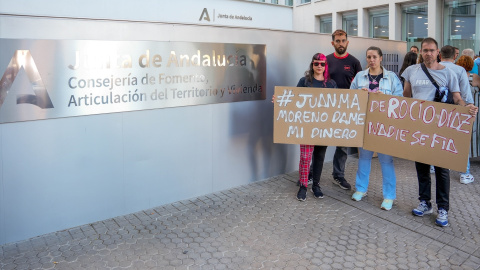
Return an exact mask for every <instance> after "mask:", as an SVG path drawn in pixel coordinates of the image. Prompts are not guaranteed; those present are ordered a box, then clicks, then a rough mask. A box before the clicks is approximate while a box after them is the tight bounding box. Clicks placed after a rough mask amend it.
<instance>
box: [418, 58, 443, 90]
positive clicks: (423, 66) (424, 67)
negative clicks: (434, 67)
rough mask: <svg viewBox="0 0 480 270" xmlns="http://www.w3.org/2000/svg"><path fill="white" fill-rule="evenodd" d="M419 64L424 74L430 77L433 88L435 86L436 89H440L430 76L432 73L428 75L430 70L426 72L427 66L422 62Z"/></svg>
mask: <svg viewBox="0 0 480 270" xmlns="http://www.w3.org/2000/svg"><path fill="white" fill-rule="evenodd" d="M420 66H421V67H422V70H423V72H425V75H427V77H428V79H430V81H431V82H432V84H433V85H434V86H435V88H437V91H440V86H438V84H437V82H436V81H435V80H434V79H433V78H432V75H430V72H428V69H427V66H425V64H424V63H421V64H420Z"/></svg>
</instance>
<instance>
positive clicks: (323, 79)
mask: <svg viewBox="0 0 480 270" xmlns="http://www.w3.org/2000/svg"><path fill="white" fill-rule="evenodd" d="M331 44H332V46H333V48H334V52H333V53H331V54H329V55H325V54H323V53H316V54H315V55H313V57H312V59H311V61H310V63H309V69H308V70H307V71H306V72H305V74H304V76H303V77H302V78H301V79H300V80H299V82H298V84H297V87H317V88H347V89H359V90H363V91H368V92H369V94H373V95H378V94H384V95H394V96H404V97H412V98H416V99H421V100H428V101H437V100H436V94H437V95H438V93H439V92H440V93H442V91H444V90H445V89H448V90H449V91H450V92H451V96H452V97H453V99H452V102H451V103H453V104H456V105H460V106H468V107H469V113H470V114H471V115H473V116H476V114H477V112H478V108H477V107H476V106H475V104H474V99H473V96H474V95H475V93H477V94H478V86H480V77H479V76H478V65H479V64H480V58H478V57H477V59H475V63H474V61H473V59H472V58H473V55H470V54H471V53H473V50H469V49H465V50H463V52H462V55H461V56H460V57H459V59H458V60H457V63H456V64H455V60H456V59H457V57H458V54H459V50H458V48H455V47H452V46H444V47H442V48H441V49H439V47H438V43H437V41H435V39H433V38H425V39H424V40H423V41H422V43H421V47H420V48H418V47H416V46H412V47H411V48H410V50H411V52H408V53H407V54H406V55H405V59H404V63H403V65H402V68H401V70H400V72H399V75H398V76H397V74H395V73H394V72H392V71H389V70H386V69H385V68H384V67H383V66H382V60H383V53H382V50H381V49H380V48H378V47H375V46H372V47H369V48H368V49H367V50H366V52H365V54H366V58H367V65H368V67H367V68H366V69H365V70H362V67H361V65H360V62H359V61H358V59H357V58H355V57H354V56H353V55H351V54H349V53H348V52H347V48H348V45H349V41H348V38H347V33H346V32H345V31H343V30H336V31H335V32H334V33H333V34H332V42H331ZM475 65H476V66H477V69H475V67H474V66H475ZM427 81H428V83H426V82H427ZM475 87H476V88H475ZM475 89H476V90H475ZM475 91H476V92H475ZM477 96H478V95H477ZM274 99H275V97H273V98H272V101H274ZM474 128H475V127H474ZM474 139H476V138H474ZM472 145H473V144H472ZM476 146H477V143H475V147H476ZM326 149H327V147H326V146H318V145H317V146H314V145H300V164H299V175H300V177H299V178H300V179H299V190H298V192H297V195H296V198H297V199H298V200H300V201H305V200H306V198H307V190H308V184H309V182H308V180H309V174H310V175H311V177H312V178H313V179H312V180H313V181H312V182H313V183H312V189H311V190H312V193H313V195H314V197H315V198H323V192H322V190H321V188H320V176H321V173H322V168H323V161H324V158H325V151H326ZM373 154H374V153H373V152H372V151H369V150H366V149H363V148H359V160H358V168H357V173H356V179H355V192H354V193H353V195H352V199H353V200H355V201H360V200H361V199H362V198H363V197H365V196H366V195H367V190H368V184H369V176H370V168H371V161H372V157H373ZM347 156H348V155H347V148H346V147H340V146H337V147H336V150H335V154H334V157H333V175H332V178H333V179H332V181H333V183H334V184H336V185H338V186H339V187H340V188H342V189H345V190H350V189H351V185H350V184H349V183H348V181H347V180H346V179H345V162H346V160H347ZM378 157H379V162H380V164H381V170H382V183H383V198H384V200H383V202H382V204H381V206H380V207H381V209H384V210H390V209H392V206H393V202H394V200H395V198H396V175H395V168H394V163H393V158H392V157H391V156H389V155H386V154H383V153H378ZM415 168H416V171H417V178H418V189H419V191H418V192H419V198H418V199H419V205H418V206H417V207H416V208H415V209H413V210H412V214H413V215H415V216H423V215H426V214H431V213H433V207H432V203H431V178H430V173H431V172H433V170H434V173H435V178H436V204H437V218H436V221H435V223H436V224H437V225H439V226H448V224H449V223H448V211H449V193H450V171H449V170H448V169H445V168H441V167H438V166H434V167H433V170H431V169H430V165H429V164H424V163H420V162H415ZM311 169H312V172H311V171H310V170H311ZM469 169H470V162H469V163H468V166H467V171H466V172H465V173H462V174H461V179H460V181H461V182H462V183H471V182H473V180H474V177H473V176H472V175H471V174H470V171H469Z"/></svg>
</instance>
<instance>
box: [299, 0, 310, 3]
mask: <svg viewBox="0 0 480 270" xmlns="http://www.w3.org/2000/svg"><path fill="white" fill-rule="evenodd" d="M305 3H310V0H300V4H305Z"/></svg>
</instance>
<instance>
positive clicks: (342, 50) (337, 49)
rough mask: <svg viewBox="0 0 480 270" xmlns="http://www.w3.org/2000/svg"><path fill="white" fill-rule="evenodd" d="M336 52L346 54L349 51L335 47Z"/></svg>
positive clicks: (345, 48)
mask: <svg viewBox="0 0 480 270" xmlns="http://www.w3.org/2000/svg"><path fill="white" fill-rule="evenodd" d="M335 51H336V52H337V54H344V53H345V52H346V51H347V47H343V48H340V47H339V48H337V47H335Z"/></svg>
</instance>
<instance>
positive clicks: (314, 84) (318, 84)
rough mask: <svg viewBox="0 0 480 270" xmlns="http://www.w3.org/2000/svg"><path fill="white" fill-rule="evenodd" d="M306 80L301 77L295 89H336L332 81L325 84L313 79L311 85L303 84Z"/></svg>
mask: <svg viewBox="0 0 480 270" xmlns="http://www.w3.org/2000/svg"><path fill="white" fill-rule="evenodd" d="M305 80H306V78H305V77H302V78H301V79H300V80H299V81H298V83H297V87H315V88H337V84H336V83H335V81H334V80H332V79H330V80H328V81H327V82H326V83H324V81H319V80H316V79H315V78H313V82H312V84H310V83H305Z"/></svg>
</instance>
